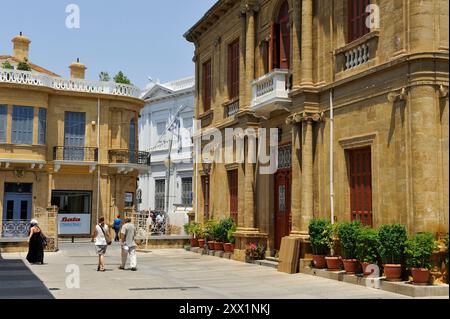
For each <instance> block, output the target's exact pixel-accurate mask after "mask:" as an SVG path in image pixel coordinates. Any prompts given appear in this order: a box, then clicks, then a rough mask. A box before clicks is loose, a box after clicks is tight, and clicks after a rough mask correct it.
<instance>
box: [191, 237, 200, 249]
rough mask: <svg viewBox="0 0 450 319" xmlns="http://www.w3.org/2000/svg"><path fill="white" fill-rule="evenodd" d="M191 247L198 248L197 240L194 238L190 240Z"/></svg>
mask: <svg viewBox="0 0 450 319" xmlns="http://www.w3.org/2000/svg"><path fill="white" fill-rule="evenodd" d="M190 242H191V247H198V240H197V239H195V238H191V239H190Z"/></svg>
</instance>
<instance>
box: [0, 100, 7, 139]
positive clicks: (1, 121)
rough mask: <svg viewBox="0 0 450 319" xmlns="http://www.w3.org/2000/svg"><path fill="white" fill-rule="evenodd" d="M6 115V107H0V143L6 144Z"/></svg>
mask: <svg viewBox="0 0 450 319" xmlns="http://www.w3.org/2000/svg"><path fill="white" fill-rule="evenodd" d="M7 114H8V107H7V106H6V105H0V143H6V123H7V122H6V116H7Z"/></svg>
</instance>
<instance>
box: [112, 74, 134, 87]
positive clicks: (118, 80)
mask: <svg viewBox="0 0 450 319" xmlns="http://www.w3.org/2000/svg"><path fill="white" fill-rule="evenodd" d="M114 82H116V83H121V84H131V81H130V80H129V79H128V78H127V77H126V76H125V75H124V74H123V72H122V71H119V73H117V74H116V76H115V77H114Z"/></svg>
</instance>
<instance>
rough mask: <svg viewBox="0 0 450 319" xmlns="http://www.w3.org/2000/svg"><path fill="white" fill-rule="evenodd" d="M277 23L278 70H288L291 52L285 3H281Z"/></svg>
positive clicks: (287, 5) (286, 5) (287, 7)
mask: <svg viewBox="0 0 450 319" xmlns="http://www.w3.org/2000/svg"><path fill="white" fill-rule="evenodd" d="M278 23H279V32H280V35H279V41H280V44H279V50H280V54H279V59H280V61H279V68H280V69H289V62H290V61H289V60H290V52H291V32H290V24H289V4H288V2H287V1H285V2H284V3H283V5H282V6H281V9H280V13H279V16H278Z"/></svg>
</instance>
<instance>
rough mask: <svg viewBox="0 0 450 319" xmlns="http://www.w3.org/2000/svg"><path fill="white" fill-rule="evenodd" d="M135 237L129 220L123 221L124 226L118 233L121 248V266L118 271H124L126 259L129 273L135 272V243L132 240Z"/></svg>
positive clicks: (134, 231)
mask: <svg viewBox="0 0 450 319" xmlns="http://www.w3.org/2000/svg"><path fill="white" fill-rule="evenodd" d="M135 237H136V228H135V227H134V225H133V224H132V223H131V219H130V218H126V219H125V224H124V225H123V226H122V230H121V231H120V245H121V246H122V265H121V266H120V267H119V269H122V270H124V269H125V264H126V262H127V258H128V257H129V258H130V267H131V271H136V270H137V268H136V267H137V260H136V242H135V241H134V238H135Z"/></svg>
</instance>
